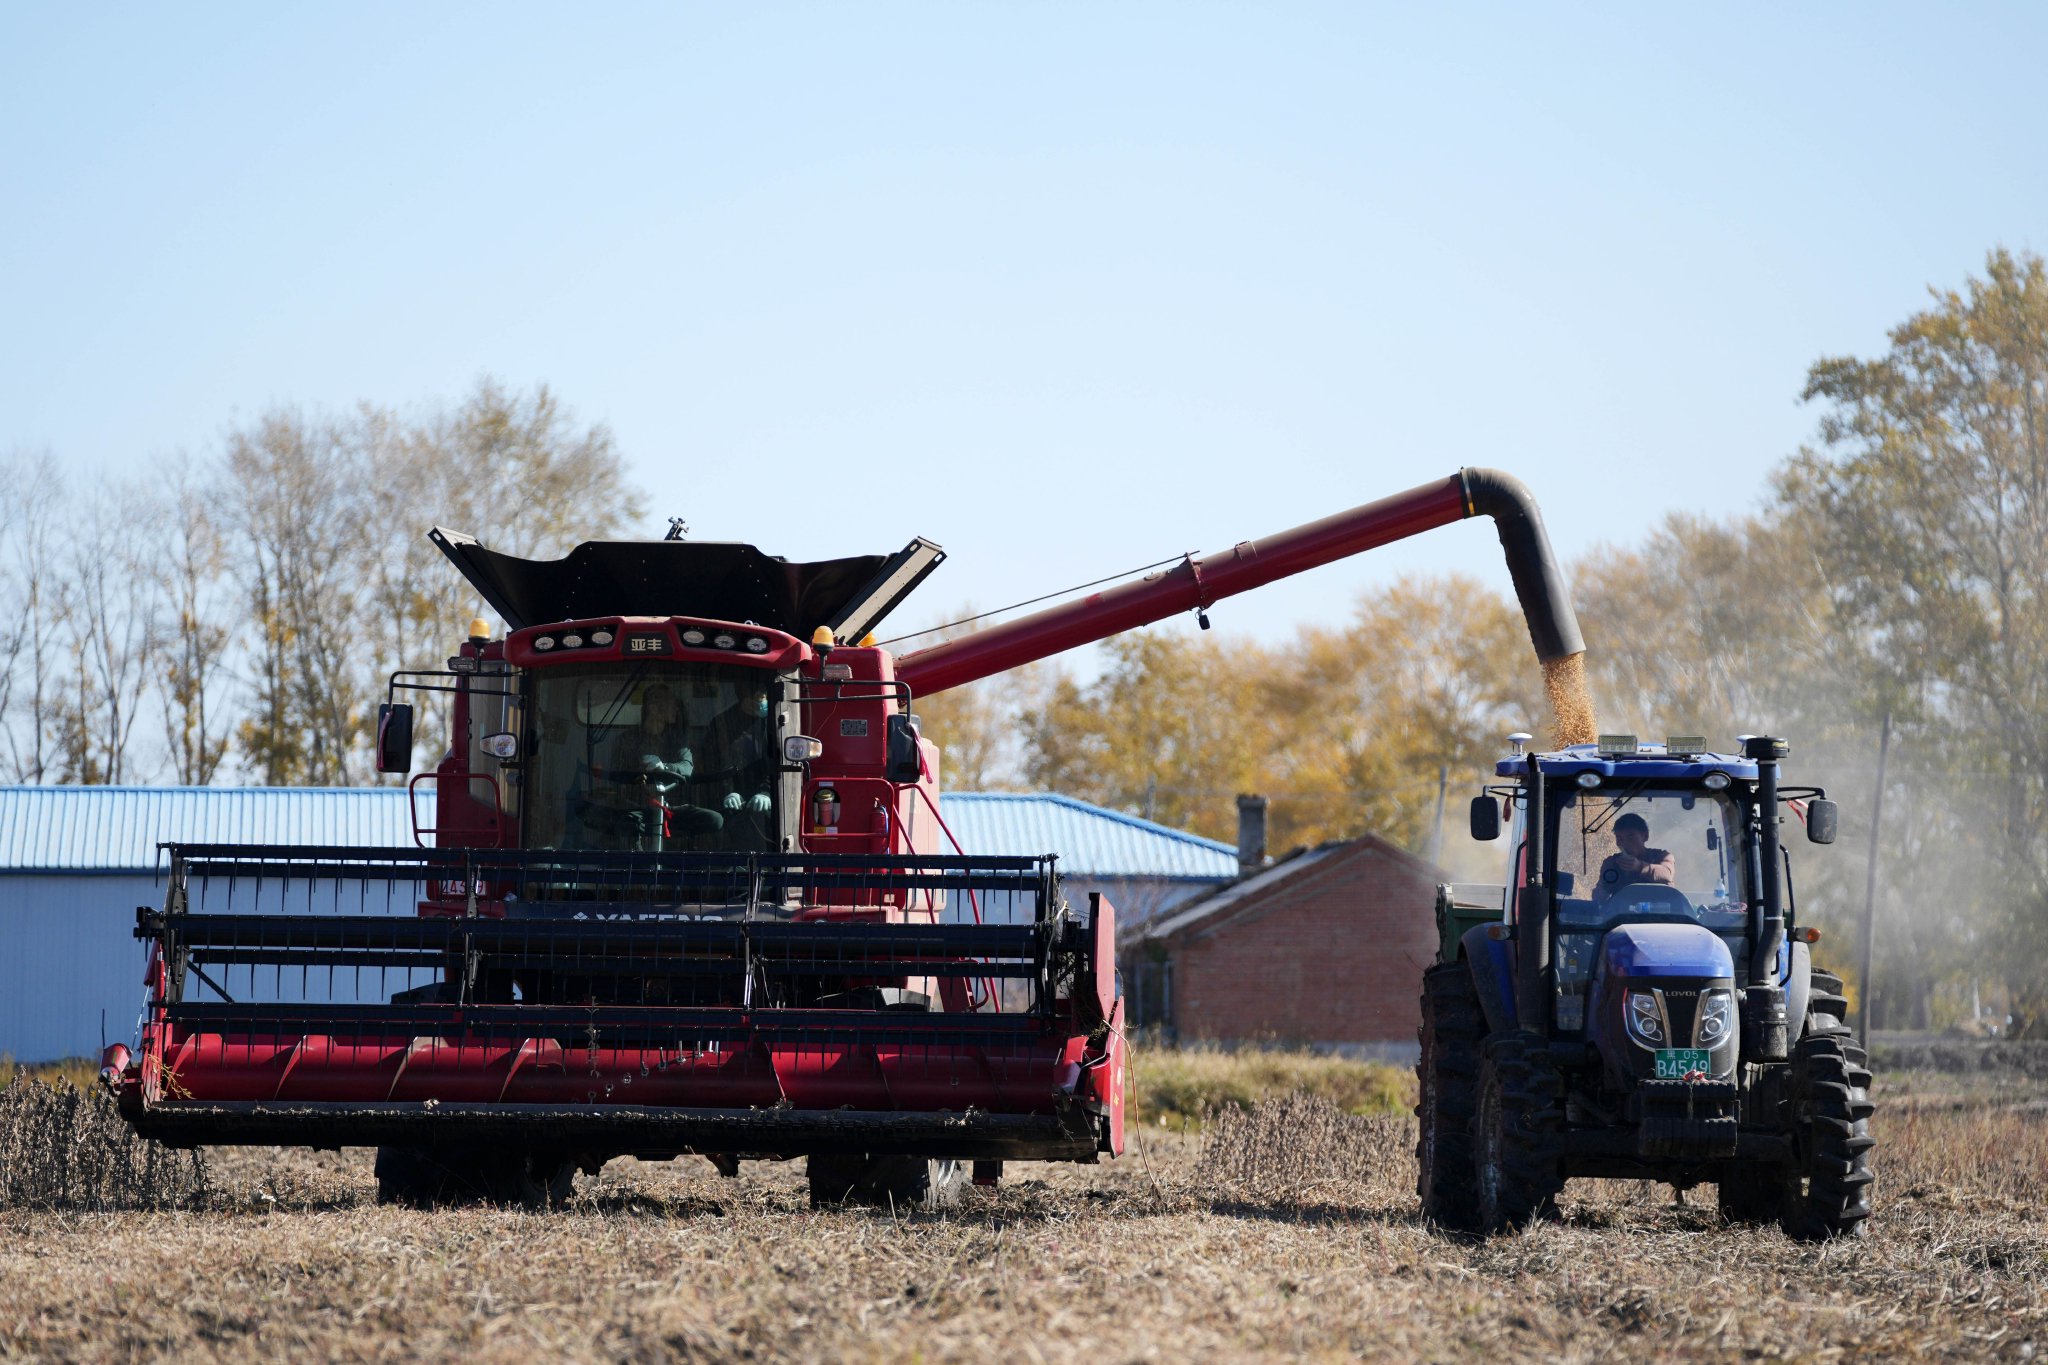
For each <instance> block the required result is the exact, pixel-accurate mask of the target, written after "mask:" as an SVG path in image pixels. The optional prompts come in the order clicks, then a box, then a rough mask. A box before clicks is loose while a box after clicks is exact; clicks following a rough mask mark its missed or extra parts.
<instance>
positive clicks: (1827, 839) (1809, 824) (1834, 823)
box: [1806, 796, 1842, 844]
mask: <svg viewBox="0 0 2048 1365" xmlns="http://www.w3.org/2000/svg"><path fill="white" fill-rule="evenodd" d="M1841 820H1842V814H1841V811H1840V810H1839V809H1838V808H1837V807H1836V805H1835V803H1834V802H1832V801H1830V800H1828V799H1827V798H1826V797H1825V796H1816V797H1815V798H1813V800H1811V801H1809V802H1807V803H1806V842H1807V843H1809V844H1832V843H1833V842H1834V841H1835V833H1836V831H1837V830H1838V829H1839V828H1840V827H1841Z"/></svg>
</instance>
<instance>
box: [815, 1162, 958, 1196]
mask: <svg viewBox="0 0 2048 1365" xmlns="http://www.w3.org/2000/svg"><path fill="white" fill-rule="evenodd" d="M966 1173H967V1168H966V1165H965V1164H964V1163H962V1162H958V1161H942V1160H933V1159H928V1158H925V1157H921V1156H875V1155H858V1154H846V1155H818V1156H813V1157H810V1158H808V1159H807V1160H806V1162H805V1163H804V1176H805V1179H806V1181H807V1182H808V1183H809V1185H810V1193H811V1207H812V1208H814V1209H820V1208H833V1207H837V1206H839V1205H842V1204H865V1205H871V1206H873V1207H876V1208H896V1209H942V1208H950V1207H951V1206H952V1205H954V1204H956V1203H958V1202H959V1199H960V1190H961V1187H962V1186H963V1185H964V1184H965V1183H966Z"/></svg>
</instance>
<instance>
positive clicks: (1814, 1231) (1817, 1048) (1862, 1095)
mask: <svg viewBox="0 0 2048 1365" xmlns="http://www.w3.org/2000/svg"><path fill="white" fill-rule="evenodd" d="M1819 1013H1820V1011H1816V1014H1819ZM1791 1107H1792V1113H1791V1116H1790V1117H1791V1123H1792V1137H1793V1145H1794V1147H1795V1149H1796V1150H1797V1151H1798V1154H1799V1158H1798V1165H1797V1168H1796V1170H1795V1172H1794V1177H1793V1180H1792V1181H1791V1183H1790V1187H1789V1189H1788V1192H1787V1197H1786V1200H1785V1208H1784V1211H1783V1216H1782V1219H1781V1223H1782V1226H1783V1227H1784V1229H1785V1233H1786V1235H1787V1236H1789V1237H1793V1238H1796V1239H1797V1240H1799V1241H1808V1242H1812V1241H1825V1240H1828V1239H1830V1238H1835V1237H1857V1236H1860V1235H1862V1232H1863V1228H1864V1224H1865V1222H1866V1221H1867V1220H1868V1219H1869V1217H1870V1186H1871V1184H1872V1183H1873V1181H1874V1180H1875V1175H1874V1174H1873V1171H1872V1166H1871V1153H1872V1150H1873V1149H1874V1148H1875V1147H1876V1145H1877V1143H1876V1140H1875V1139H1874V1138H1872V1137H1871V1136H1870V1116H1871V1114H1872V1112H1874V1109H1875V1106H1874V1105H1873V1104H1872V1103H1871V1100H1870V1071H1869V1068H1868V1066H1867V1065H1866V1058H1865V1055H1864V1051H1863V1048H1862V1046H1861V1045H1860V1044H1858V1043H1857V1042H1856V1041H1855V1039H1854V1037H1853V1036H1851V1034H1850V1033H1849V1031H1848V1030H1847V1029H1845V1028H1842V1027H1840V1026H1839V1025H1837V1026H1833V1027H1830V1026H1829V1023H1828V1022H1827V1020H1826V1016H1825V1015H1822V1017H1821V1018H1816V1019H1814V1020H1813V1021H1812V1026H1810V1027H1809V1029H1808V1032H1807V1036H1806V1037H1804V1038H1801V1039H1800V1040H1799V1043H1798V1045H1797V1046H1795V1047H1794V1048H1793V1050H1792V1106H1791Z"/></svg>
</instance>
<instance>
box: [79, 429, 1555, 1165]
mask: <svg viewBox="0 0 2048 1365" xmlns="http://www.w3.org/2000/svg"><path fill="white" fill-rule="evenodd" d="M1475 515H1488V516H1492V517H1493V518H1494V519H1495V520H1496V522H1497V524H1498V527H1499V530H1500V536H1501V541H1502V545H1503V547H1504V548H1505V550H1506V552H1507V557H1508V565H1509V568H1510V571H1511V573H1512V576H1513V578H1514V582H1515V586H1516V590H1517V593H1518V595H1519V596H1520V598H1521V601H1522V605H1523V610H1524V612H1525V614H1526V615H1527V617H1528V620H1529V627H1530V635H1531V640H1532V642H1533V643H1534V644H1535V646H1536V651H1537V654H1538V656H1539V657H1540V658H1541V659H1542V660H1543V662H1544V664H1545V668H1546V672H1547V673H1549V672H1554V671H1557V670H1565V669H1572V668H1575V667H1576V665H1577V661H1578V656H1579V654H1580V652H1581V651H1582V650H1583V648H1584V645H1583V642H1582V641H1581V640H1580V637H1579V632H1578V627H1577V623H1576V621H1575V620H1574V619H1573V616H1572V611H1571V606H1570V599H1569V597H1568V595H1567V594H1566V592H1565V590H1564V586H1563V582H1562V579H1561V576H1560V575H1559V573H1558V570H1557V567H1556V564H1555V561H1554V560H1553V558H1552V556H1551V553H1550V549H1549V546H1548V544H1547V542H1546V540H1545V538H1544V534H1543V527H1542V522H1541V519H1540V517H1539V516H1538V514H1537V511H1536V507H1535V504H1534V502H1533V501H1532V500H1531V499H1530V498H1529V495H1528V493H1527V491H1526V490H1525V489H1523V488H1522V486H1521V485H1520V484H1519V483H1517V482H1516V481H1515V480H1513V479H1512V478H1509V477H1507V476H1505V475H1502V474H1498V473H1494V472H1491V471H1486V470H1467V471H1464V472H1463V473H1461V474H1459V475H1456V476H1454V477H1452V478H1449V479H1445V480H1441V481H1438V482H1434V483H1430V484H1426V485H1424V486H1422V487H1420V488H1416V489H1412V490H1410V491H1409V492H1406V493H1402V494H1399V495H1396V496H1394V497H1391V498H1386V499H1382V500H1381V501H1379V502H1375V503H1369V504H1367V505H1365V506H1363V507H1358V508H1354V509H1352V510H1351V511H1349V512H1344V513H1340V514H1338V515H1336V516H1333V517H1329V518H1327V519H1325V520H1323V521H1319V522H1315V523H1312V524H1310V525H1307V526H1303V527H1299V528H1297V529H1295V530H1291V531H1287V532H1283V533H1281V534H1280V535H1277V536H1272V537H1268V538H1267V539H1265V540H1261V541H1246V542H1243V543H1242V544H1239V545H1237V546H1234V547H1233V548H1231V549H1230V550H1228V551H1225V552H1223V553H1221V554H1217V555H1212V556H1210V557H1208V558H1206V559H1195V558H1193V557H1190V558H1188V559H1187V560H1186V561H1184V562H1183V563H1181V564H1180V565H1178V566H1177V567H1175V568H1174V569H1172V570H1170V571H1167V572H1164V573H1161V574H1155V575H1152V576H1151V577H1149V578H1147V579H1145V580H1143V581H1140V582H1136V583H1132V584H1129V585H1127V586H1123V587H1119V588H1114V589H1110V590H1107V591H1104V592H1099V593H1095V594H1092V595H1090V596H1087V597H1084V598H1082V599H1080V600H1078V601H1075V602H1071V603H1069V604H1066V605H1063V606H1059V607H1055V608H1052V609H1050V610H1047V611H1042V612H1039V613H1037V614H1035V615H1032V616H1028V617H1025V618H1022V619H1020V620H1017V621H1013V622H1009V623H1007V624H1004V625H1000V626H997V627H995V628H993V629H990V630H987V631H984V632H981V633H980V634H977V635H974V636H970V637H967V638H965V639H960V640H954V641H950V642H947V643H944V644H940V645H936V646H933V647H931V648H929V649H922V650H916V651H913V652H910V653H907V654H904V655H903V656H902V657H900V658H898V657H895V656H892V655H891V654H890V653H889V652H888V651H887V650H884V649H881V648H878V647H876V646H874V645H873V644H872V643H870V642H869V641H870V640H871V639H872V632H873V631H874V630H875V629H876V628H877V627H878V626H879V624H880V623H881V621H882V620H883V619H884V617H886V616H887V615H888V614H889V613H890V612H891V611H892V610H893V609H894V608H896V607H897V606H898V605H899V604H900V603H901V602H902V601H903V599H904V598H905V597H906V596H907V595H908V594H909V593H910V592H911V591H912V590H914V589H915V588H916V587H917V586H918V585H919V584H920V583H921V582H922V581H923V580H924V579H925V577H926V576H927V575H929V574H930V573H931V571H932V570H933V569H934V568H936V567H937V566H938V564H939V563H940V562H941V560H943V558H944V552H943V551H942V550H941V549H940V548H939V547H938V546H937V545H934V544H932V543H931V542H929V541H925V540H914V541H912V542H911V543H910V544H909V545H907V546H906V547H904V549H903V550H901V551H899V552H898V553H896V554H894V555H889V556H866V557H855V558H849V559H840V560H833V561H828V562H823V563H813V564H795V563H789V562H787V561H785V560H782V559H778V558H774V557H772V556H769V555H765V554H763V553H761V552H760V551H759V550H756V549H755V548H753V547H752V546H747V545H723V544H697V543H687V542H682V541H677V540H669V541H655V542H596V543H590V544H585V545H582V546H579V547H577V548H576V549H575V550H574V551H572V552H571V553H570V554H569V555H567V556H565V557H564V558H562V559H560V560H556V561H551V562H539V561H532V560H526V559H520V558H516V557H513V556H510V555H504V554H499V553H496V552H494V551H491V550H489V549H486V548H485V547H484V546H482V545H480V544H479V543H477V542H476V541H475V540H474V539H472V538H470V537H468V536H463V535H458V534H456V533H453V532H449V531H445V530H438V529H437V530H436V531H434V532H433V533H432V538H433V540H434V542H435V543H436V544H437V545H439V546H440V548H441V549H442V550H443V551H444V552H445V553H446V555H447V556H448V558H449V559H450V560H451V561H452V562H453V563H454V564H455V566H456V567H457V569H459V570H460V571H461V572H462V574H463V576H464V577H465V578H466V579H467V580H468V581H469V582H470V584H471V585H472V586H473V587H474V588H475V589H476V591H477V592H478V594H479V595H480V596H481V597H482V598H483V599H484V600H485V601H486V602H488V603H489V604H490V605H491V607H492V608H493V609H494V610H495V611H496V612H497V613H498V614H499V615H500V616H501V617H502V618H503V619H504V621H505V623H506V627H507V633H506V634H505V635H504V636H503V637H502V638H491V637H490V636H489V633H488V628H487V626H486V625H485V623H483V622H481V621H479V622H478V623H477V624H476V626H475V627H474V629H473V632H472V635H471V637H470V638H469V639H468V640H466V641H464V642H463V643H462V644H461V645H460V646H459V647H458V649H457V651H456V652H455V654H454V655H453V656H451V657H450V658H449V659H448V661H447V665H446V667H445V668H444V669H440V670H433V671H426V672H404V673H400V674H396V675H394V676H393V678H392V680H391V700H389V701H388V702H387V703H386V704H385V705H384V706H383V707H381V708H380V712H379V717H378V728H377V753H378V761H379V767H380V769H381V770H383V771H386V772H394V773H404V772H407V771H409V769H410V767H411V755H412V749H413V743H412V731H413V722H414V709H413V707H412V705H410V704H408V703H406V702H402V701H399V700H398V699H397V697H398V693H399V692H401V691H406V692H425V693H430V694H437V695H438V696H439V697H440V698H441V699H442V701H443V704H444V705H445V707H446V710H447V713H448V717H449V722H450V726H451V729H450V734H451V742H450V745H449V748H448V750H447V752H446V754H445V756H444V757H442V758H441V760H440V761H439V762H438V763H437V764H436V765H435V767H434V769H433V771H432V772H428V773H420V774H418V775H415V776H413V777H412V779H411V786H412V789H413V792H414V794H415V798H416V799H415V803H414V809H415V812H416V827H417V828H416V836H417V843H418V845H419V846H418V847H415V848H406V849H374V848H306V847H270V846H247V845H190V844H187V845H171V846H170V847H169V853H170V859H171V866H170V881H169V893H168V898H167V900H166V902H165V904H164V906H163V908H162V909H161V910H158V909H153V908H151V909H145V910H143V911H141V912H139V915H138V923H137V929H136V933H137V936H138V937H140V938H142V939H144V940H146V941H147V942H148V943H149V944H150V945H151V953H150V959H149V966H148V975H147V983H146V984H147V989H148V1003H147V1009H146V1013H145V1018H144V1022H143V1027H142V1031H141V1036H140V1039H139V1041H138V1042H137V1044H136V1046H135V1047H134V1048H133V1049H131V1048H129V1047H127V1046H116V1047H114V1048H110V1049H109V1050H108V1054H107V1056H106V1057H105V1058H104V1059H103V1069H102V1075H103V1077H104V1078H105V1079H106V1080H107V1081H108V1083H109V1084H110V1085H111V1086H112V1087H113V1089H114V1091H115V1093H116V1094H117V1096H118V1097H119V1100H120V1103H121V1107H122V1111H123V1112H124V1114H125V1115H126V1116H127V1117H128V1119H129V1121H130V1122H131V1123H132V1124H133V1125H134V1126H135V1128H136V1129H137V1130H138V1131H139V1132H141V1133H142V1134H144V1135H145V1136H149V1137H153V1138H157V1139H160V1140H163V1141H165V1142H169V1143H172V1144H175V1145H179V1146H194V1145H199V1144H222V1143H263V1144H272V1143H291V1144H304V1145H311V1146H320V1147H336V1146H342V1145H370V1144H375V1145H377V1146H378V1147H379V1148H380V1151H379V1155H378V1178H379V1190H380V1195H381V1197H383V1198H386V1199H390V1200H399V1201H405V1202H413V1203H432V1202H434V1201H436V1200H439V1199H443V1198H452V1197H481V1198H487V1199H493V1200H524V1201H528V1202H540V1201H545V1200H548V1199H551V1198H556V1197H559V1196H560V1195H562V1194H563V1193H564V1192H566V1191H567V1190H568V1189H569V1188H570V1186H571V1184H572V1183H573V1179H574V1175H575V1173H576V1171H577V1170H578V1169H579V1168H580V1169H582V1170H586V1171H595V1170H596V1169H597V1168H598V1167H599V1166H600V1165H602V1164H603V1162H604V1161H606V1160H607V1159H609V1158H611V1157H614V1156H621V1155H634V1156H638V1157H641V1158H666V1157H675V1156H679V1155H683V1154H685V1153H695V1154H699V1155H703V1156H705V1157H707V1158H709V1159H710V1160H711V1161H712V1162H713V1163H714V1164H716V1165H717V1166H718V1167H719V1168H720V1169H721V1170H723V1171H726V1172H727V1173H731V1172H733V1171H735V1170H736V1169H737V1168H738V1165H739V1163H740V1162H741V1161H744V1160H750V1159H786V1158H793V1157H799V1156H801V1157H805V1158H807V1159H808V1162H809V1168H808V1169H809V1176H810V1183H811V1191H812V1195H813V1197H814V1199H817V1200H819V1201H821V1202H823V1201H838V1200H842V1199H846V1198H854V1199H861V1200H869V1201H875V1202H886V1201H893V1202H896V1203H899V1204H901V1203H915V1202H936V1201H938V1200H941V1199H943V1198H944V1197H945V1196H946V1195H947V1193H948V1192H949V1191H950V1190H952V1189H953V1188H955V1187H956V1185H957V1183H958V1182H959V1181H960V1180H961V1179H962V1178H963V1177H964V1176H965V1174H966V1169H967V1167H968V1166H969V1165H970V1164H971V1166H972V1170H973V1173H974V1176H975V1178H976V1179H977V1180H979V1181H982V1182H984V1183H993V1182H994V1181H995V1180H996V1179H997V1178H998V1177H999V1174H1000V1171H1001V1163H1002V1162H1003V1161H1005V1160H1008V1159H1043V1160H1069V1161H1094V1160H1096V1159H1097V1158H1098V1157H1099V1156H1100V1155H1102V1154H1105V1153H1107V1154H1110V1155H1115V1154H1117V1153H1119V1152H1121V1151H1122V1149H1123V1143H1124V1123H1123V1110H1124V1084H1125V1081H1124V1077H1125V1068H1126V1045H1125V1041H1124V1037H1123V1031H1122V1025H1123V1002H1122V999H1121V995H1120V989H1119V986H1118V982H1117V979H1116V965H1115V941H1116V929H1115V912H1114V910H1113V909H1112V908H1111V906H1110V905H1109V904H1108V903H1107V902H1106V901H1104V900H1102V899H1101V898H1100V897H1090V899H1089V903H1088V904H1087V905H1086V906H1073V905H1070V904H1069V903H1068V902H1067V900H1066V898H1065V896H1064V895H1063V893H1062V890H1061V883H1060V878H1059V874H1058V868H1057V862H1056V859H1055V858H1054V857H1053V855H1052V854H1050V853H1048V854H1047V855H1045V856H1043V857H1037V858H989V857H977V856H974V855H972V854H970V853H968V852H966V851H964V850H962V849H960V848H959V847H958V846H957V845H956V844H955V843H954V841H953V840H952V838H951V835H950V833H949V831H947V830H946V828H945V825H944V822H943V821H942V820H941V819H940V816H939V806H938V800H937V796H938V767H939V763H938V753H937V751H936V749H935V748H934V747H933V746H932V744H931V743H930V742H929V741H927V740H926V739H925V738H924V737H923V736H922V735H921V734H919V732H918V728H917V721H916V717H915V715H914V703H915V699H916V698H917V697H918V696H922V695H929V694H932V693H935V692H941V691H944V690H946V689H947V688H951V687H957V686H960V685H962V684H964V683H968V682H972V681H974V680H976V679H979V678H984V677H988V676H990V675H992V674H995V673H998V672H1001V671H1003V670H1005V669H1009V668H1013V667H1016V666H1017V665H1019V664H1022V663H1026V662H1029V661H1032V660H1035V659H1041V658H1045V657H1047V656H1049V655H1052V654H1056V653H1059V652H1061V651H1064V650H1067V649H1071V648H1073V647H1075V646H1078V645H1082V644H1087V643H1089V642H1092V641H1095V640H1100V639H1103V638H1105V637H1106V636H1109V635H1112V634H1115V633H1117V632H1119V631H1123V630H1129V629H1132V628H1133V627H1136V626H1141V625H1145V624H1147V623H1149V622H1153V621H1158V620H1161V619H1163V618H1165V617H1168V616H1172V615H1175V614H1177V613H1180V612H1184V611H1188V610H1194V611H1197V612H1200V611H1202V610H1204V609H1205V608H1207V607H1208V606H1210V605H1212V604H1214V603H1215V602H1217V601H1220V600H1221V599H1223V598H1225V597H1229V596H1232V595H1234V594H1236V593H1240V592H1244V591H1247V590H1249V589H1251V588H1254V587H1257V586H1259V585H1261V584H1264V583H1269V582H1272V581H1273V580H1275V579H1278V578H1284V577H1287V576H1289V575H1292V574H1296V573H1300V572H1302V571H1304V570H1307V569H1310V568H1314V567H1317V566H1319V565H1322V564H1327V563H1330V562H1332V561H1334V560H1338V559H1342V558H1345V557H1347V556H1349V555H1353V554H1358V553H1360V552H1362V551H1364V550H1368V549H1371V548H1373V547H1375V546H1378V545H1384V544H1387V543H1389V542H1391V541H1394V540H1399V539H1402V538H1404V537H1406V536H1411V535H1414V534H1417V533H1418V532H1421V531H1424V530H1428V529H1430V528H1431V527H1435V526H1441V525H1445V524H1447V523H1449V522H1453V521H1457V520H1460V519H1462V518H1465V517H1470V516H1475ZM1204 624H1206V619H1205V621H1204ZM425 812H431V814H428V815H426V818H424V819H422V818H420V816H421V815H422V814H423V813H425Z"/></svg>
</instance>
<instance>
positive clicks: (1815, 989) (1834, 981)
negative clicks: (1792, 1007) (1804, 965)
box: [1806, 972, 1849, 1033]
mask: <svg viewBox="0 0 2048 1365" xmlns="http://www.w3.org/2000/svg"><path fill="white" fill-rule="evenodd" d="M1808 980H1810V981H1811V982H1812V986H1811V987H1810V988H1809V990H1808V992H1807V997H1806V1014H1807V1019H1806V1031H1807V1032H1808V1033H1812V1032H1815V1031H1816V1030H1823V1029H1829V1028H1838V1029H1841V1028H1847V1027H1848V1026H1849V997H1848V996H1846V995H1844V994H1842V978H1841V977H1839V976H1836V975H1835V974H1834V973H1833V972H1814V973H1813V974H1812V975H1811V976H1810V977H1809V978H1808ZM1815 1015H1819V1016H1820V1018H1818V1019H1816V1018H1814V1017H1813V1016H1815Z"/></svg>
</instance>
